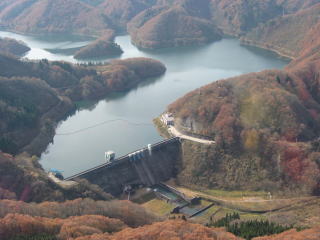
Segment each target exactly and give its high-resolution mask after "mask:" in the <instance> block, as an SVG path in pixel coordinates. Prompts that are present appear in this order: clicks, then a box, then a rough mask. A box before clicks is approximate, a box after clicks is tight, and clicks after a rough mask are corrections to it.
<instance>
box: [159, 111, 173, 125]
mask: <svg viewBox="0 0 320 240" xmlns="http://www.w3.org/2000/svg"><path fill="white" fill-rule="evenodd" d="M161 121H162V122H163V123H164V124H165V125H167V126H173V125H174V118H173V116H172V114H171V113H165V114H163V115H162V116H161Z"/></svg>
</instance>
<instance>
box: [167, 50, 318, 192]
mask: <svg viewBox="0 0 320 240" xmlns="http://www.w3.org/2000/svg"><path fill="white" fill-rule="evenodd" d="M316 56H317V53H316V54H315V55H313V56H310V57H309V59H308V61H303V60H302V59H301V60H300V61H297V62H298V64H293V66H289V67H288V68H287V69H286V70H285V71H263V72H260V73H251V74H247V75H242V76H240V77H236V78H231V79H227V80H221V81H218V82H215V83H212V84H209V85H207V86H205V87H202V88H200V89H198V90H195V91H193V92H191V93H189V94H187V95H186V96H184V97H183V98H181V99H179V100H177V101H176V102H175V103H173V104H171V105H170V106H169V111H170V112H173V113H174V115H175V118H176V126H177V127H178V128H180V130H181V131H185V132H196V133H198V134H203V135H206V136H208V135H209V136H212V137H214V138H215V140H216V142H217V144H216V145H215V146H212V147H200V146H196V145H190V144H187V143H186V145H185V147H184V149H185V151H184V161H183V162H182V166H181V169H182V172H181V174H180V176H179V179H180V181H181V183H182V184H190V183H191V184H194V185H199V184H200V185H204V186H206V187H225V188H231V189H238V188H243V189H263V190H268V191H270V190H271V189H272V191H276V189H278V190H279V189H287V190H288V189H291V190H290V191H300V192H304V193H309V194H313V193H319V172H320V170H319V162H318V161H317V160H316V159H317V156H319V150H318V148H317V144H318V142H317V139H318V136H319V130H320V129H319V126H320V125H319V123H320V122H319V121H320V118H319V113H320V105H319V103H320V101H319V100H320V98H319V91H318V90H319V88H318V86H319V81H320V78H319V66H320V59H319V58H317V57H316Z"/></svg>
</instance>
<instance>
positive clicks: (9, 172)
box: [0, 153, 112, 217]
mask: <svg viewBox="0 0 320 240" xmlns="http://www.w3.org/2000/svg"><path fill="white" fill-rule="evenodd" d="M79 197H91V198H93V199H100V200H109V199H111V198H112V197H111V196H110V195H109V194H106V193H104V192H103V191H102V190H101V189H100V188H98V187H97V186H93V185H90V184H89V183H88V182H86V181H80V182H79V184H78V185H77V186H75V187H73V188H71V189H68V190H66V189H63V188H61V187H59V186H58V185H56V184H54V183H53V182H52V181H51V180H49V178H48V176H47V173H45V172H44V171H43V169H42V168H41V166H40V165H39V162H38V159H37V158H36V157H29V156H28V155H27V154H22V155H18V156H16V157H13V156H11V155H8V154H4V153H0V199H11V200H19V201H25V202H42V201H64V200H67V199H75V198H79ZM14 206H15V207H14ZM32 208H35V206H34V205H28V204H27V203H23V202H15V201H12V202H5V201H4V202H1V201H0V215H1V217H4V216H5V215H6V214H7V213H23V214H30V210H31V209H32ZM37 209H39V210H37V211H36V209H34V211H33V212H37V214H39V213H40V212H41V211H42V212H43V214H44V212H48V209H47V210H45V209H43V208H41V209H42V210H40V206H39V207H38V208H37ZM51 210H52V209H51ZM56 211H58V210H56ZM63 211H64V212H65V210H63ZM63 211H62V210H61V212H63ZM51 213H52V212H51ZM52 214H53V213H52ZM56 214H58V213H56ZM42 216H49V215H42ZM59 216H60V217H62V215H61V214H60V215H59ZM50 217H54V216H53V215H50Z"/></svg>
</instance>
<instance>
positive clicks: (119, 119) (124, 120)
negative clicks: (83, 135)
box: [56, 118, 153, 136]
mask: <svg viewBox="0 0 320 240" xmlns="http://www.w3.org/2000/svg"><path fill="white" fill-rule="evenodd" d="M119 121H122V122H126V123H128V124H130V125H135V126H153V124H151V123H135V122H130V121H128V120H126V119H122V118H118V119H112V120H106V121H103V122H100V123H97V124H95V125H92V126H89V127H86V128H81V129H79V130H76V131H72V132H66V133H57V134H56V135H58V136H68V135H74V134H77V133H80V132H84V131H87V130H89V129H92V128H96V127H99V126H102V125H105V124H108V123H112V122H119Z"/></svg>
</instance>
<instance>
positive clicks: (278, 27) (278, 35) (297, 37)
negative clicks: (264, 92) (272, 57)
mask: <svg viewBox="0 0 320 240" xmlns="http://www.w3.org/2000/svg"><path fill="white" fill-rule="evenodd" d="M319 15H320V3H319V4H317V5H314V6H312V7H310V8H308V9H306V10H303V11H299V12H297V13H294V14H290V15H286V16H284V17H279V18H276V19H272V20H270V21H268V22H266V23H265V24H262V25H260V26H259V27H257V28H256V29H254V30H252V31H251V32H249V33H248V34H246V35H245V36H244V37H243V38H242V42H244V43H247V44H251V45H256V46H259V47H264V48H267V49H271V50H275V51H277V52H280V53H282V54H284V55H287V56H289V57H297V56H298V55H299V52H300V51H301V49H303V47H304V46H303V45H304V44H303V40H304V39H305V36H306V35H307V33H308V31H309V30H310V28H312V27H314V26H315V25H316V24H317V23H318V22H319Z"/></svg>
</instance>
